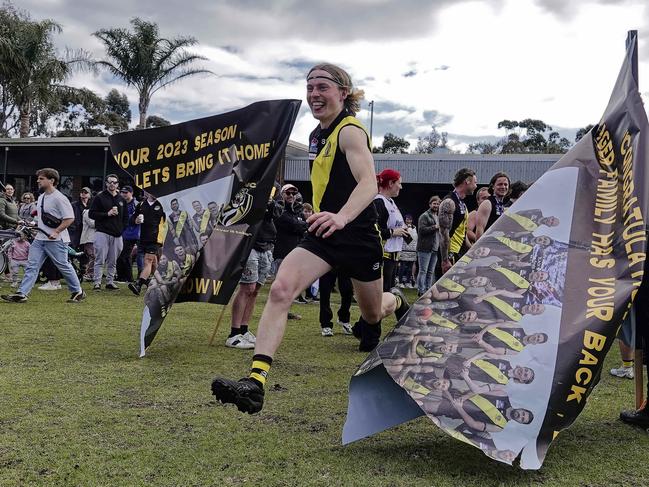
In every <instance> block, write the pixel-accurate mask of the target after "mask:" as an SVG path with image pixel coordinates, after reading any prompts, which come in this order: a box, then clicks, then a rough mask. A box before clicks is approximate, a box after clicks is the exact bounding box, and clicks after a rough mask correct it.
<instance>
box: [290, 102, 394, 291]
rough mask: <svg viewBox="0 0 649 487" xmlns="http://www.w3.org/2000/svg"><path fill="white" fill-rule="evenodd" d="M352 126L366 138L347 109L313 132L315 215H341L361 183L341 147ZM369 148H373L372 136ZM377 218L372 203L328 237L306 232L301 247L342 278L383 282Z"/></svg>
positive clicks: (312, 164)
mask: <svg viewBox="0 0 649 487" xmlns="http://www.w3.org/2000/svg"><path fill="white" fill-rule="evenodd" d="M349 125H353V126H354V127H358V128H359V129H361V130H362V131H363V132H364V133H365V135H366V137H367V131H366V130H365V128H364V127H363V126H362V125H361V124H360V123H359V122H358V120H356V118H355V117H354V116H352V115H351V114H350V113H349V112H347V111H346V110H343V111H342V112H341V113H340V114H339V115H338V117H336V119H335V120H334V121H333V122H332V123H331V125H330V126H329V127H327V128H326V129H322V128H320V127H317V128H316V129H315V130H314V131H313V132H311V136H310V138H309V140H310V143H309V162H310V165H311V185H312V188H313V209H314V211H315V212H316V213H317V212H323V211H326V212H330V213H338V212H339V211H340V209H341V208H342V207H343V206H345V203H347V201H348V200H349V197H350V195H351V194H352V192H353V191H354V189H355V188H356V186H357V184H358V182H357V181H356V178H354V175H353V174H352V171H351V169H350V168H349V163H348V162H347V158H346V157H345V154H343V153H342V151H341V149H340V146H339V144H338V138H339V134H340V130H341V129H342V128H343V127H347V126H349ZM367 147H368V149H369V148H370V147H371V146H370V140H369V137H367ZM376 218H377V217H376V210H375V208H374V204H373V203H372V202H370V204H369V205H368V206H367V207H366V208H364V209H363V210H362V211H361V212H360V213H359V215H358V216H357V217H356V218H354V219H353V220H352V221H350V222H348V223H347V225H345V227H344V228H342V229H341V230H337V231H335V232H334V233H333V234H332V235H331V236H329V237H327V238H322V237H318V236H317V235H315V234H314V233H311V232H307V234H306V236H305V237H304V239H303V240H302V241H301V242H300V243H299V247H302V248H304V249H306V250H308V251H309V252H311V253H313V254H315V255H316V256H318V257H320V258H321V259H323V260H324V261H325V262H327V263H328V264H329V265H331V267H333V268H334V269H336V270H337V271H338V272H339V273H340V274H341V275H345V276H348V277H351V278H353V279H357V280H359V281H362V282H370V281H374V280H376V279H380V278H381V270H382V262H383V244H382V242H381V236H380V233H379V231H378V228H377V224H376Z"/></svg>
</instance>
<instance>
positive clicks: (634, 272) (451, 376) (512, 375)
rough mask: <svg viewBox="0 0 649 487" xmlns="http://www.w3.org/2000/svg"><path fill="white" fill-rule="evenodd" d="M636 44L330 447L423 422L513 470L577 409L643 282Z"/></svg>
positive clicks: (644, 138) (397, 333)
mask: <svg viewBox="0 0 649 487" xmlns="http://www.w3.org/2000/svg"><path fill="white" fill-rule="evenodd" d="M636 49H637V41H636V34H635V32H631V33H630V34H629V38H628V41H627V55H626V59H625V61H624V64H623V66H622V69H621V71H620V74H619V76H618V79H617V82H616V85H615V88H614V90H613V93H612V96H611V99H610V102H609V104H608V107H607V108H606V111H605V113H604V115H603V117H602V119H601V121H600V123H599V124H598V125H597V126H595V127H594V128H593V129H592V131H591V132H590V133H588V134H587V135H586V136H584V137H583V139H581V141H580V142H579V143H578V144H577V145H576V146H575V147H574V148H573V149H572V150H570V152H568V153H567V154H566V155H565V156H564V157H562V158H561V160H560V161H558V162H557V163H556V164H555V165H554V166H553V167H552V168H551V169H550V170H549V171H548V172H547V173H546V174H544V175H543V176H542V177H541V178H540V179H539V180H538V181H537V182H535V183H534V184H533V185H532V187H531V188H530V190H528V191H527V192H526V193H525V195H524V196H523V197H522V198H520V199H519V200H518V201H517V202H516V203H515V204H514V205H513V206H512V207H511V208H510V209H509V210H508V211H507V213H506V214H505V215H504V216H502V217H501V218H500V219H499V220H497V221H496V223H495V224H494V225H493V226H492V227H491V228H490V229H489V231H488V232H487V233H486V234H485V235H484V236H483V237H482V238H481V239H480V240H479V241H478V242H477V243H476V244H475V245H474V246H473V247H472V248H471V249H470V250H469V251H468V252H467V253H466V254H465V255H464V256H463V257H462V259H461V260H460V261H459V262H458V263H456V264H455V265H454V266H453V267H452V268H451V270H450V271H449V272H448V273H446V275H444V276H443V277H442V278H441V279H440V280H439V281H437V282H436V284H435V285H434V286H433V287H432V288H431V289H430V290H429V291H428V292H427V293H426V294H424V296H422V298H420V299H419V300H418V301H417V302H416V303H415V304H414V305H413V306H412V307H411V309H410V312H409V313H408V314H407V315H406V316H404V317H403V318H402V319H401V321H400V322H399V324H398V325H397V327H396V328H395V329H394V330H393V331H392V332H391V333H390V334H389V335H388V336H387V337H386V338H385V340H384V341H383V342H382V343H381V344H380V346H379V347H378V348H377V349H376V350H375V351H374V352H373V353H372V354H371V355H370V356H369V357H368V358H367V359H366V360H365V362H364V363H363V364H362V365H361V367H360V369H359V370H358V371H357V372H356V374H355V375H354V377H352V380H351V384H350V392H349V408H348V415H347V421H346V423H345V427H344V430H343V442H344V443H348V442H351V441H355V440H358V439H360V438H363V437H366V436H368V435H371V434H373V433H376V432H379V431H382V430H384V429H386V428H388V427H391V426H394V425H396V424H399V423H401V422H403V421H407V420H410V419H413V418H415V417H417V416H421V415H424V414H426V415H427V416H428V417H429V418H430V419H431V420H432V421H433V422H434V423H435V424H436V425H438V426H439V427H440V428H442V429H443V430H444V431H445V432H447V433H448V434H450V435H451V436H453V437H455V438H457V439H459V440H461V441H464V442H466V443H468V444H471V445H473V446H475V447H477V448H480V449H481V450H482V451H483V452H484V453H485V454H486V455H488V456H490V457H492V458H494V459H496V460H498V461H501V462H505V463H509V464H511V463H512V462H513V461H514V460H515V459H516V458H517V457H519V456H520V466H521V467H522V468H525V469H538V468H540V467H541V465H542V463H543V460H544V458H545V455H546V452H547V449H548V447H549V445H550V443H551V442H552V440H553V439H554V438H555V437H556V435H557V434H558V433H559V432H560V431H561V430H562V429H564V428H566V427H568V426H569V425H570V424H571V423H572V422H573V421H574V420H575V419H576V417H577V415H578V414H579V413H580V412H581V410H582V409H583V407H584V405H585V403H586V399H587V397H588V395H589V394H590V393H591V391H592V388H593V387H594V386H595V384H596V383H597V381H598V379H599V375H600V372H601V369H602V364H603V361H604V357H605V355H606V353H607V351H608V350H609V348H610V346H611V344H612V343H613V341H614V338H615V336H616V332H617V329H618V326H619V324H620V323H621V322H622V318H623V316H624V315H625V313H626V312H627V310H628V308H629V306H630V301H631V300H632V298H633V296H634V294H635V293H634V290H636V289H637V287H638V286H639V284H640V282H641V280H642V274H643V264H644V260H645V251H646V234H645V222H646V218H647V204H648V202H649V199H648V197H647V190H648V188H647V184H646V178H647V172H646V171H647V169H646V164H647V161H648V160H649V158H648V150H649V145H648V142H649V140H648V137H649V131H648V125H647V116H646V113H645V111H644V108H643V105H642V101H641V98H640V95H639V93H638V86H637V75H636V74H635V73H637V71H636V69H635V65H636V63H637V61H636V59H637V58H636Z"/></svg>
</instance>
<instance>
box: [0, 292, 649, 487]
mask: <svg viewBox="0 0 649 487" xmlns="http://www.w3.org/2000/svg"><path fill="white" fill-rule="evenodd" d="M0 291H1V292H2V293H3V294H4V293H8V292H10V289H9V287H8V285H7V284H6V283H4V284H3V287H2V289H0ZM264 291H265V290H264ZM88 295H89V296H88V299H87V301H86V302H84V303H82V304H77V305H74V304H66V303H65V299H66V298H67V297H68V293H67V290H63V291H54V292H52V291H49V292H45V291H34V292H33V293H32V296H31V297H30V300H29V302H28V303H26V304H8V303H0V313H1V314H2V325H1V327H2V329H1V331H0V486H2V487H6V486H23V485H35V486H41V485H43V486H46V485H57V486H71V485H79V486H95V485H102V486H104V485H105V486H139V485H156V486H157V485H160V486H211V485H213V486H240V485H261V486H275V485H277V486H285V485H286V486H316V485H317V486H366V485H367V486H377V487H378V486H420V485H421V486H465V485H467V486H473V485H475V486H491V485H495V486H519V485H544V486H584V487H586V486H589V487H594V486H611V485H620V486H646V485H649V468H648V467H647V465H648V464H649V437H648V435H647V433H646V432H644V431H642V430H639V429H634V428H630V427H628V426H626V425H624V424H622V423H621V422H620V421H619V420H618V419H617V417H618V413H619V411H620V409H623V408H629V407H631V406H632V403H633V384H632V381H630V380H627V379H624V380H623V379H615V378H612V377H610V376H609V375H608V373H606V372H605V373H604V374H602V382H601V384H600V385H599V387H598V388H597V389H596V390H595V392H594V393H593V394H592V396H591V398H590V401H589V403H588V405H587V406H586V409H585V411H584V413H583V414H582V415H581V416H580V417H579V419H578V420H577V422H576V423H575V424H574V425H573V426H572V427H571V428H570V429H568V430H567V431H565V432H563V433H562V434H561V435H560V436H559V437H558V438H557V440H556V441H555V443H554V445H553V446H552V447H551V449H550V451H549V454H548V456H547V458H546V462H545V465H544V466H543V468H542V469H541V470H539V471H536V472H526V471H522V470H520V469H518V468H512V467H509V466H507V465H504V464H500V463H497V462H494V461H493V460H490V459H489V458H487V457H485V456H484V455H483V454H482V453H481V452H480V451H478V450H477V449H475V448H472V447H470V446H468V445H465V444H463V443H460V442H459V441H457V440H454V439H452V438H450V437H448V436H446V435H445V434H442V433H440V432H439V430H438V429H437V428H436V427H435V426H434V425H433V424H432V423H431V422H430V420H428V419H426V418H423V417H422V418H419V419H417V420H415V421H412V422H410V423H408V424H405V425H401V426H399V427H397V428H393V429H391V430H388V431H385V432H383V433H381V434H378V435H376V436H374V437H372V438H369V439H366V440H363V441H359V442H356V443H354V444H352V445H349V446H347V447H342V446H341V444H340V437H341V430H342V426H343V423H344V421H345V414H346V407H347V387H348V384H349V378H350V376H351V374H352V373H353V372H354V370H355V368H356V367H357V366H358V365H359V364H360V363H361V362H362V360H363V359H364V357H365V355H364V354H361V353H359V352H357V351H356V347H357V342H356V340H355V339H354V338H352V337H348V336H343V335H342V334H340V330H339V329H336V330H335V331H336V332H337V334H336V335H335V336H334V337H333V338H323V337H321V336H320V331H319V326H318V322H317V311H318V307H317V306H316V305H313V304H311V305H294V307H293V310H294V311H296V312H298V313H300V314H302V316H303V318H302V320H301V321H291V322H289V328H288V333H287V335H286V339H285V340H284V343H283V344H282V347H281V348H280V351H279V353H278V354H277V356H276V360H275V363H274V365H273V368H272V370H271V374H270V378H269V382H268V388H267V395H266V405H265V407H264V410H263V411H262V412H261V413H260V414H258V415H254V416H249V415H243V414H240V413H239V412H238V411H237V410H236V409H235V408H234V407H233V406H223V405H221V404H217V403H215V402H214V400H213V398H212V396H211V395H210V392H209V384H210V381H211V378H212V376H213V375H215V374H217V373H218V374H222V375H226V376H232V377H239V376H242V375H243V374H245V373H247V370H248V367H249V364H250V358H251V355H252V352H251V351H242V350H232V349H228V348H225V347H224V346H223V342H224V340H225V338H226V336H227V333H228V331H229V316H228V315H227V314H226V319H225V320H224V323H223V326H222V327H221V329H220V330H219V332H218V336H217V340H216V342H215V346H213V347H210V346H208V344H207V342H208V338H209V336H210V334H211V332H212V329H213V327H214V324H215V321H216V316H217V313H218V311H219V309H220V308H219V307H217V306H210V305H205V304H179V305H176V306H175V307H174V308H173V309H172V311H171V312H170V314H169V316H168V318H167V320H166V322H165V324H164V325H163V327H162V329H161V331H160V333H159V334H158V337H157V339H156V341H155V342H154V343H153V345H152V346H151V347H150V349H149V351H148V353H147V356H146V357H145V358H143V359H139V358H138V346H139V345H138V341H139V319H140V315H141V309H142V299H141V298H135V297H134V296H132V295H131V294H130V292H129V291H128V290H127V289H125V288H124V289H122V290H120V291H117V292H113V293H109V292H106V291H103V292H101V293H93V292H92V291H88ZM265 298H266V294H265V292H263V294H262V295H261V297H260V299H259V303H260V304H258V306H257V310H256V313H255V320H254V323H255V325H253V331H254V330H255V329H256V322H257V319H256V318H257V317H258V315H259V312H260V311H261V305H262V304H263V302H264V300H265ZM336 298H337V295H334V300H335V299H336ZM357 316H358V310H357V309H356V308H353V309H352V317H353V318H356V317H357ZM393 324H394V320H386V322H385V326H384V330H385V329H389V328H391V327H392V326H393ZM614 350H615V351H614V352H612V353H611V354H610V356H609V358H608V359H607V362H606V364H605V370H606V371H607V370H608V369H609V368H610V367H611V366H613V365H616V364H617V362H618V359H619V354H618V352H617V349H614Z"/></svg>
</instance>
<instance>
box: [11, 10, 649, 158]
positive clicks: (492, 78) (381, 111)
mask: <svg viewBox="0 0 649 487" xmlns="http://www.w3.org/2000/svg"><path fill="white" fill-rule="evenodd" d="M14 5H16V6H17V7H19V8H22V9H24V10H27V11H28V12H29V13H30V14H31V15H32V17H33V18H35V19H42V18H51V19H54V20H56V21H57V22H59V23H60V24H61V25H62V27H63V33H62V34H60V35H58V36H57V39H56V40H57V45H60V46H61V48H64V47H70V48H79V47H82V48H84V49H86V50H88V51H90V52H91V53H92V55H93V56H95V57H97V58H101V57H102V56H103V48H102V45H101V43H100V42H99V41H98V40H97V39H96V38H94V37H92V35H91V34H92V32H94V31H96V30H98V29H101V28H110V27H127V26H128V22H129V20H130V19H131V18H133V17H141V18H143V19H146V20H150V21H154V22H157V23H158V24H159V26H160V31H161V34H162V35H163V36H164V37H174V36H177V35H191V36H194V37H195V38H196V39H197V40H198V42H199V44H198V45H197V46H196V47H195V48H194V49H193V51H194V52H196V53H199V54H201V55H203V56H205V57H207V58H208V61H205V62H203V63H201V66H202V67H205V68H207V69H209V70H211V71H212V72H213V73H214V75H205V76H200V77H195V78H190V79H187V80H184V81H181V82H180V83H178V84H176V85H173V86H171V87H169V88H168V89H166V90H164V91H160V92H158V93H157V94H156V95H154V97H153V99H152V102H151V107H150V110H149V114H155V115H160V116H163V117H165V118H167V119H168V120H170V121H172V122H181V121H184V120H189V119H192V118H198V117H203V116H207V115H212V114H216V113H221V112H224V111H228V110H231V109H235V108H239V107H241V106H244V105H247V104H249V103H251V102H254V101H258V100H263V99H277V98H300V99H302V100H303V106H302V112H301V114H300V116H299V118H298V120H297V123H296V125H295V128H294V131H293V134H292V136H291V138H292V139H293V140H296V141H298V142H302V143H306V142H307V140H306V139H307V136H308V133H309V132H310V131H311V129H312V128H313V127H314V126H315V123H314V120H313V118H312V117H311V115H310V114H309V111H308V108H307V107H306V100H305V81H304V78H305V75H306V71H307V70H308V67H309V66H311V65H313V64H315V63H317V62H322V61H328V62H333V63H336V64H339V65H341V66H343V67H344V68H346V69H347V70H348V72H349V73H350V74H351V76H352V79H353V80H354V83H355V85H356V86H358V87H359V88H362V89H364V90H365V94H366V100H365V103H364V104H363V110H362V111H361V112H360V113H359V115H358V117H359V119H360V120H361V121H363V122H364V123H366V124H367V125H368V127H369V118H370V117H369V105H368V102H369V101H370V100H373V101H374V107H375V108H374V124H373V136H374V137H373V138H374V145H380V144H381V141H382V138H383V134H384V133H386V132H392V133H394V134H397V135H399V136H401V137H405V138H406V139H408V140H409V141H411V143H412V145H411V148H412V147H413V146H414V145H415V144H416V140H417V137H419V136H422V135H425V134H427V133H428V132H429V131H430V126H431V124H432V123H435V124H436V125H437V127H438V129H439V130H440V131H445V132H448V134H449V135H448V137H449V143H450V145H451V146H452V147H453V148H455V149H458V150H462V149H464V148H466V145H467V144H468V143H471V142H473V141H480V140H496V138H498V137H501V136H502V135H504V133H503V132H501V131H499V130H498V128H497V125H498V122H499V121H500V120H503V119H510V120H521V119H524V118H536V119H541V120H543V121H544V122H546V123H548V124H550V125H551V126H552V127H553V128H554V129H555V130H559V131H560V132H561V133H562V135H565V136H566V137H568V138H569V139H570V140H574V134H575V132H576V131H577V130H578V129H579V128H580V127H583V126H585V125H587V124H589V123H596V122H597V120H598V119H599V117H600V115H601V113H602V112H603V110H604V108H605V106H606V104H607V102H608V98H609V96H610V91H611V88H612V87H613V84H614V81H615V77H616V75H617V72H618V70H619V67H620V65H621V63H622V59H623V56H624V41H625V39H626V33H627V31H628V30H631V29H636V30H638V31H639V40H640V45H639V57H640V74H639V77H640V91H641V92H642V94H643V97H644V99H645V101H647V102H649V81H648V79H647V76H649V69H647V68H648V67H649V42H647V39H649V2H647V0H626V1H624V0H593V1H586V0H583V1H582V0H570V1H568V0H482V1H461V0H429V1H425V0H398V1H388V0H328V1H326V2H316V1H307V0H267V1H262V0H210V1H207V0H184V1H182V2H180V1H171V0H138V1H137V2H133V1H131V0H128V1H127V0H111V1H110V2H106V1H98V0H77V1H72V0H15V1H14ZM71 84H73V85H75V86H85V87H88V88H90V89H92V90H94V91H95V92H97V93H98V94H100V95H101V96H104V95H105V94H106V93H107V92H108V91H109V90H110V89H112V88H117V89H118V90H120V91H122V92H125V93H126V94H127V95H128V98H129V101H130V102H131V105H132V111H133V115H134V120H137V94H136V92H135V90H134V89H132V88H129V87H126V86H125V85H124V84H123V83H122V82H120V81H119V80H117V79H113V78H112V77H111V76H110V75H109V74H107V73H100V74H99V75H93V74H89V73H86V74H77V75H75V77H74V78H73V79H72V80H71Z"/></svg>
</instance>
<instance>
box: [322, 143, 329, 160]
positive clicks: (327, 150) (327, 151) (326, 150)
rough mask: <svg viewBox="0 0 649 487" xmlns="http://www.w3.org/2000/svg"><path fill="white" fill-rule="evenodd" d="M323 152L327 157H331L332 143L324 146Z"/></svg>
mask: <svg viewBox="0 0 649 487" xmlns="http://www.w3.org/2000/svg"><path fill="white" fill-rule="evenodd" d="M323 152H324V156H325V157H329V156H330V155H331V142H329V141H327V145H325V146H324V149H323Z"/></svg>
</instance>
